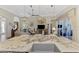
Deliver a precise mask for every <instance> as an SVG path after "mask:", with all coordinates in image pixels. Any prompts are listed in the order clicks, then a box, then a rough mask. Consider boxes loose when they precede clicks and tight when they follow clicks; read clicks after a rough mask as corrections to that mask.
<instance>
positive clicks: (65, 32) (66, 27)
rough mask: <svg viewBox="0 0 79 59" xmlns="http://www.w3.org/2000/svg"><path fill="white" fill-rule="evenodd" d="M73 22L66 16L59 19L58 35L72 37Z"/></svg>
mask: <svg viewBox="0 0 79 59" xmlns="http://www.w3.org/2000/svg"><path fill="white" fill-rule="evenodd" d="M72 34H73V33H72V24H71V21H70V18H69V17H68V16H67V17H64V18H62V19H59V20H58V36H63V37H66V38H68V39H72Z"/></svg>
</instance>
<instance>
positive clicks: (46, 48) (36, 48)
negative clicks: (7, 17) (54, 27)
mask: <svg viewBox="0 0 79 59" xmlns="http://www.w3.org/2000/svg"><path fill="white" fill-rule="evenodd" d="M31 52H33V53H53V52H60V50H59V49H58V48H57V46H56V45H55V44H33V46H32V50H31Z"/></svg>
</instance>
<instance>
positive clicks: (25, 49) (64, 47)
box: [0, 37, 79, 53]
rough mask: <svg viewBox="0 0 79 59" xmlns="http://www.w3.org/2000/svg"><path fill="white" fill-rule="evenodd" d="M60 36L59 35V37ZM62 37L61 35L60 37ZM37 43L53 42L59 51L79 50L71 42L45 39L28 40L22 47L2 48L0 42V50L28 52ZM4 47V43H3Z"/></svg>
mask: <svg viewBox="0 0 79 59" xmlns="http://www.w3.org/2000/svg"><path fill="white" fill-rule="evenodd" d="M59 38H60V37H59ZM61 38H62V37H61ZM15 39H16V38H15ZM35 43H38V44H46V43H49V44H50V43H51V44H55V45H56V46H57V48H58V49H59V50H60V52H64V53H66V52H79V49H78V47H77V48H76V47H75V46H73V47H72V46H71V44H67V43H65V44H63V43H62V42H61V41H53V40H47V41H43V42H38V41H36V42H30V43H28V44H26V45H24V46H23V47H20V48H12V49H11V48H2V47H1V46H2V45H1V43H0V51H18V52H30V51H31V48H32V45H33V44H35ZM14 44H15V43H14ZM5 47H6V44H5Z"/></svg>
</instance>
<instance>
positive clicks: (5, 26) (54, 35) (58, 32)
mask: <svg viewBox="0 0 79 59" xmlns="http://www.w3.org/2000/svg"><path fill="white" fill-rule="evenodd" d="M78 15H79V6H71V5H62V6H61V5H20V6H19V5H15V6H13V5H9V6H8V5H1V6H0V24H1V26H0V28H1V30H0V52H79V48H78V47H79V44H78V41H79V39H78V38H79V37H78V32H79V31H78V19H79V17H78ZM15 43H16V44H15ZM51 44H53V45H51ZM5 45H6V46H5ZM40 46H41V47H42V48H41V47H40ZM47 47H49V48H47ZM51 47H52V48H51ZM53 47H55V49H54V50H52V49H53ZM37 48H38V49H37ZM41 50H43V51H41ZM44 50H45V51H44Z"/></svg>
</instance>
